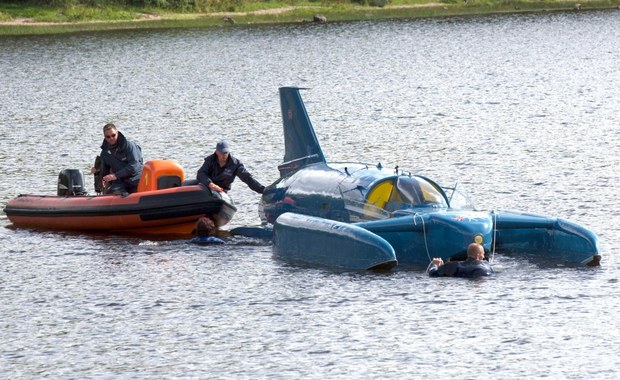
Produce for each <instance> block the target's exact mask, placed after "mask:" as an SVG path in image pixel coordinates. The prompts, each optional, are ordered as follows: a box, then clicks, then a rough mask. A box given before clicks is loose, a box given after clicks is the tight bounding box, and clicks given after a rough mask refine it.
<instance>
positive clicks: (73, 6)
mask: <svg viewBox="0 0 620 380" xmlns="http://www.w3.org/2000/svg"><path fill="white" fill-rule="evenodd" d="M136 3H141V5H139V6H136V5H124V4H123V1H122V0H115V1H114V0H112V1H106V0H99V1H96V0H89V1H84V2H83V3H82V2H81V1H80V0H65V1H62V0H56V1H50V2H49V4H48V2H46V1H45V0H38V1H32V2H23V1H0V35H5V36H8V35H33V34H58V33H76V32H87V31H106V30H129V29H166V28H206V27H214V28H216V27H220V28H221V27H241V26H244V25H257V24H265V25H268V24H284V23H310V22H315V23H316V22H318V23H321V22H343V21H361V20H384V19H408V18H422V17H446V16H464V15H480V14H494V13H516V12H554V11H569V12H586V11H592V10H604V9H605V10H610V11H620V0H592V1H590V0H587V1H554V0H541V1H523V0H435V1H433V0H391V1H390V0H355V1H337V0H336V1H320V2H319V1H316V2H307V1H304V2H301V1H291V2H273V1H268V2H265V1H258V2H256V1H243V0H230V1H228V0H223V1H217V2H215V1H214V0H193V1H190V0H168V1H166V0H151V1H143V2H136V1H133V2H131V4H136Z"/></svg>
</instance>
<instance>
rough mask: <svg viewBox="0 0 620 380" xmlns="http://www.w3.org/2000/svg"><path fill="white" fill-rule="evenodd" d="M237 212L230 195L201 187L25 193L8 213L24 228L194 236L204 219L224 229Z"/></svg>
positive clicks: (11, 219)
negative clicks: (97, 193)
mask: <svg viewBox="0 0 620 380" xmlns="http://www.w3.org/2000/svg"><path fill="white" fill-rule="evenodd" d="M236 210H237V209H236V207H235V206H234V204H233V203H232V200H230V198H229V197H228V196H227V195H226V194H220V193H216V192H212V191H210V190H208V189H206V188H204V187H203V186H200V185H196V186H181V187H174V188H169V189H164V190H154V191H146V192H138V193H133V194H129V195H126V196H122V195H100V196H76V197H62V196H45V195H20V196H18V197H16V198H13V199H12V200H10V201H9V202H8V203H7V206H6V208H5V209H4V212H5V214H6V215H7V217H8V218H9V220H10V221H11V223H12V224H13V226H14V227H18V228H36V229H45V230H63V231H95V232H97V231H98V232H131V233H136V234H174V235H191V232H192V230H193V228H194V223H195V222H196V220H198V219H199V218H200V217H202V216H205V215H209V216H212V217H214V218H215V220H216V222H217V223H218V225H219V226H222V225H224V224H227V223H228V222H229V221H230V220H231V219H232V217H233V215H234V214H235V212H236Z"/></svg>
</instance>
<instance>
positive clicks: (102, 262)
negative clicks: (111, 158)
mask: <svg viewBox="0 0 620 380" xmlns="http://www.w3.org/2000/svg"><path fill="white" fill-rule="evenodd" d="M618 41H620V12H618V11H609V12H579V13H541V14H536V15H505V16H488V17H471V18H444V19H424V20H413V21H390V22H378V23H374V22H358V23H344V24H327V25H287V26H274V27H266V26H263V27H235V28H222V29H212V30H206V29H205V30H202V29H194V30H162V31H128V32H110V33H97V34H76V35H65V36H38V37H19V38H1V39H0V86H1V88H2V95H1V99H2V101H1V102H0V174H1V175H2V181H0V205H1V206H2V207H3V206H4V205H5V204H6V202H7V201H8V200H9V199H11V198H12V197H14V196H16V195H17V194H21V193H38V194H55V192H56V181H57V175H58V173H59V171H60V170H62V169H65V168H77V169H81V170H82V171H83V172H84V173H86V172H87V171H88V169H89V168H90V166H91V164H92V163H93V160H94V157H95V156H96V155H97V154H98V152H99V149H98V146H99V145H100V143H101V141H102V133H101V127H102V126H103V125H104V124H105V123H106V122H109V121H111V122H115V123H117V125H118V126H119V129H120V130H121V131H122V132H123V133H125V135H126V136H128V137H129V138H130V139H133V140H137V141H138V142H139V143H140V145H141V146H142V150H143V153H144V157H145V159H146V160H148V159H157V158H170V159H175V160H177V161H178V162H179V163H180V164H181V165H182V166H183V167H184V168H185V170H186V174H187V176H188V177H193V176H195V173H196V171H197V169H198V168H199V167H200V165H201V163H202V160H203V158H204V157H205V156H206V155H207V154H210V153H211V152H212V151H213V148H214V146H215V143H216V141H217V140H219V139H221V138H226V139H228V140H230V141H231V143H232V144H233V147H234V154H235V155H236V156H238V157H239V158H241V159H242V160H243V161H244V163H245V164H246V166H247V167H248V168H249V169H250V170H251V171H252V172H253V173H254V174H255V176H256V177H257V178H258V179H259V180H260V181H261V182H263V183H264V184H268V183H270V182H272V181H275V180H276V179H277V177H278V172H277V169H276V166H277V165H278V164H279V163H280V162H281V161H282V157H283V154H284V152H283V137H282V126H281V119H280V109H279V99H278V87H280V86H290V85H294V86H300V87H307V88H309V90H307V91H304V92H303V96H304V99H305V100H306V106H307V108H308V111H309V113H310V116H311V118H312V120H313V122H314V125H315V128H316V132H317V135H318V137H319V140H320V142H321V144H322V146H323V149H324V151H325V154H326V155H327V157H328V160H330V161H349V160H353V161H365V162H371V163H374V162H381V163H382V164H383V165H384V166H390V165H392V166H396V165H399V166H400V167H401V168H406V169H410V170H413V171H419V172H420V173H422V174H425V175H427V176H429V177H431V178H433V179H435V180H436V181H438V182H439V183H441V184H444V185H453V184H454V183H456V182H459V183H460V184H462V185H463V186H465V187H466V188H467V189H468V190H469V193H470V194H471V195H472V197H473V198H474V199H475V200H476V204H477V206H478V208H479V209H486V210H492V209H494V210H504V209H514V210H522V211H531V212H535V213H540V214H547V215H553V216H558V217H563V218H567V219H570V220H573V221H576V222H578V223H580V224H582V225H585V226H587V227H589V228H591V229H592V230H593V231H595V232H596V233H597V234H598V235H599V238H600V241H601V251H602V252H601V253H602V256H603V259H602V262H601V266H600V267H598V268H580V267H579V268H576V267H573V266H568V265H563V264H562V263H544V262H538V261H536V260H533V259H526V258H515V257H507V256H497V257H496V258H495V261H494V266H495V270H496V275H495V276H494V277H491V278H486V279H483V280H480V281H467V280H462V279H429V278H428V277H427V276H426V275H425V273H424V271H423V270H419V271H418V270H406V271H405V270H396V271H394V272H392V273H388V274H371V273H339V272H333V271H329V270H325V269H321V268H304V267H297V266H293V265H289V264H287V263H285V262H282V261H278V260H276V259H274V258H273V257H272V250H271V247H270V246H269V245H265V244H263V243H260V242H257V241H252V240H243V239H238V240H233V241H232V242H231V243H230V244H228V245H226V246H217V247H199V246H192V245H188V244H186V243H185V242H184V241H161V240H160V241H150V240H142V239H137V238H127V237H122V236H114V235H85V234H73V233H71V234H69V233H57V232H34V231H28V230H15V229H11V228H6V227H7V226H8V225H9V222H8V220H7V219H6V216H5V215H4V214H3V213H2V214H1V216H0V239H1V242H2V247H1V248H0V262H1V264H2V265H1V266H0V300H1V301H0V378H12V379H31V378H55V379H58V378H80V379H93V378H131V379H147V378H150V379H161V378H234V379H237V378H245V379H256V378H276V379H290V378H303V379H324V378H346V379H368V378H381V379H385V378H390V379H403V378H410V379H419V378H430V377H433V378H436V377H438V378H458V379H476V378H483V377H490V378H498V379H499V378H501V379H523V378H563V379H583V378H588V379H616V378H618V376H620V328H619V327H620V325H619V322H618V315H619V313H620V302H619V301H620V290H619V284H618V279H619V277H620V269H619V264H620V263H619V259H618V255H617V252H618V251H620V200H619V199H618V195H619V192H618V186H619V185H620V174H619V173H620V170H619V169H620V146H619V143H618V141H619V136H618V127H619V126H620V49H618ZM92 183H93V182H92V178H91V177H90V176H86V186H87V188H88V189H92V186H93V185H92ZM91 192H92V190H91ZM231 195H232V197H233V198H234V199H235V202H236V204H237V206H238V208H239V212H238V214H237V215H236V216H235V219H234V220H233V222H232V225H231V226H239V225H254V224H258V223H259V217H258V212H257V205H258V201H259V198H258V197H257V195H256V194H255V193H253V192H251V191H250V190H249V189H247V187H245V186H244V185H243V183H241V182H239V181H237V182H236V183H235V184H234V185H233V190H232V192H231Z"/></svg>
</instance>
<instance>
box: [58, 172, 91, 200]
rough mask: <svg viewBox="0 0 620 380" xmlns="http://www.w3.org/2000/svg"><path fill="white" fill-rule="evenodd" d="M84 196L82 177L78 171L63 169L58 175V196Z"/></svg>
mask: <svg viewBox="0 0 620 380" xmlns="http://www.w3.org/2000/svg"><path fill="white" fill-rule="evenodd" d="M76 195H86V191H85V190H84V177H83V176H82V173H81V172H80V171H79V170H78V169H65V170H62V171H61V172H60V174H58V196H61V197H73V196H76Z"/></svg>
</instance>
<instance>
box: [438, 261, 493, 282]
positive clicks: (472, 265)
mask: <svg viewBox="0 0 620 380" xmlns="http://www.w3.org/2000/svg"><path fill="white" fill-rule="evenodd" d="M427 272H428V275H429V276H431V277H469V278H472V277H482V276H490V275H492V274H493V268H491V264H489V262H488V261H485V260H474V259H470V258H468V259H467V260H465V261H449V262H447V263H445V264H443V265H441V266H439V267H438V266H437V265H434V264H431V266H430V267H429V268H428V270H427Z"/></svg>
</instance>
